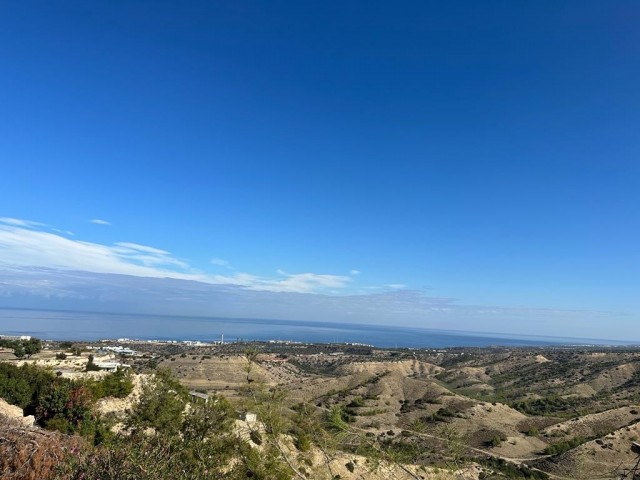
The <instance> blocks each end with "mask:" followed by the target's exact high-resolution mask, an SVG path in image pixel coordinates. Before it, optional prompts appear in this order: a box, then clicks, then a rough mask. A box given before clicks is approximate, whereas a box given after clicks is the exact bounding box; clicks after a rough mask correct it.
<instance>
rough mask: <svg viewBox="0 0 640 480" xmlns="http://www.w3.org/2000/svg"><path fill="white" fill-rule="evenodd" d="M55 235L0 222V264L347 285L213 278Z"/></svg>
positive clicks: (207, 277)
mask: <svg viewBox="0 0 640 480" xmlns="http://www.w3.org/2000/svg"><path fill="white" fill-rule="evenodd" d="M58 232H59V230H57V229H54V228H52V227H49V226H47V225H45V224H42V223H39V222H32V221H29V220H20V219H15V218H8V217H5V218H0V262H2V263H3V264H5V265H13V266H21V267H45V268H52V269H61V270H78V271H88V272H95V273H116V274H123V275H134V276H140V277H155V278H175V279H180V280H193V281H198V282H205V283H210V284H228V285H235V286H239V287H243V288H245V289H248V290H256V291H271V292H290V293H324V292H327V291H336V290H340V289H342V288H345V287H346V286H348V284H349V283H350V282H351V281H352V278H351V277H349V276H343V275H330V274H317V273H310V272H307V273H287V272H284V271H281V270H279V271H278V272H277V275H276V276H274V277H266V276H259V275H253V274H250V273H244V272H235V271H234V272H232V274H230V275H217V274H211V273H206V272H203V271H200V270H198V269H196V268H193V267H192V266H191V265H189V264H188V263H187V262H185V261H183V260H181V259H178V258H176V257H175V256H173V255H172V254H171V253H170V252H168V251H166V250H162V249H159V248H156V247H151V246H148V245H141V244H138V243H133V242H117V243H115V244H113V245H104V244H100V243H95V242H87V241H82V240H76V239H70V238H66V237H63V236H62V235H60V234H58ZM218 260H220V259H218ZM226 265H227V266H228V265H229V264H228V262H227V263H226Z"/></svg>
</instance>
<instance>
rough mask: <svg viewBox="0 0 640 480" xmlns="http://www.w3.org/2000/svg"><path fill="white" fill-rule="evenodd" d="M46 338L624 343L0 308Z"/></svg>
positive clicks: (4, 324) (5, 318)
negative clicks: (222, 338)
mask: <svg viewBox="0 0 640 480" xmlns="http://www.w3.org/2000/svg"><path fill="white" fill-rule="evenodd" d="M3 334H4V335H32V336H36V337H39V338H44V339H50V340H99V339H104V338H122V337H126V338H136V339H142V340H147V339H158V340H201V341H212V340H219V339H220V336H221V335H222V334H224V339H225V341H234V340H236V339H243V340H293V341H297V342H313V343H331V342H340V343H345V342H350V343H351V342H357V343H365V344H370V345H375V346H378V347H415V348H420V347H422V348H429V347H430V348H440V347H486V346H491V345H508V346H536V345H540V346H543V345H596V344H599V345H624V342H619V341H613V340H594V339H580V338H556V337H532V336H524V335H501V334H493V333H492V334H483V333H474V332H460V331H448V330H430V329H422V328H411V327H390V326H381V325H361V324H346V323H342V324H339V323H330V322H302V321H300V322H293V321H284V320H282V321H280V320H258V319H228V318H204V317H177V316H157V315H124V314H105V313H87V312H63V311H48V310H17V309H0V336H1V335H3Z"/></svg>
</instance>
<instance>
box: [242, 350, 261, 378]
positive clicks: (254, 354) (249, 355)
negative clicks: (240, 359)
mask: <svg viewBox="0 0 640 480" xmlns="http://www.w3.org/2000/svg"><path fill="white" fill-rule="evenodd" d="M244 356H245V358H246V359H247V365H246V366H245V367H244V369H245V371H246V372H247V383H251V382H252V381H253V380H252V379H251V378H250V375H251V371H252V370H253V365H254V364H255V362H256V359H257V358H258V349H256V347H253V346H251V347H247V348H245V350H244Z"/></svg>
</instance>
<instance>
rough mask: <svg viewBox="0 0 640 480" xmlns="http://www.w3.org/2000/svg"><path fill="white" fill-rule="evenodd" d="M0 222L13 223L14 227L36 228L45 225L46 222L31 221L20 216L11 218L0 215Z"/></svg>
mask: <svg viewBox="0 0 640 480" xmlns="http://www.w3.org/2000/svg"><path fill="white" fill-rule="evenodd" d="M0 223H4V224H5V225H14V226H16V227H23V228H38V227H45V226H46V224H44V223H40V222H33V221H31V220H24V219H21V218H11V217H0Z"/></svg>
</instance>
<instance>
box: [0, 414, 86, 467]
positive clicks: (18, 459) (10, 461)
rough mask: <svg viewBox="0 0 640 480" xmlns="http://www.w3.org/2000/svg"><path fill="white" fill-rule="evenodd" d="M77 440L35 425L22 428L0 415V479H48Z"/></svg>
mask: <svg viewBox="0 0 640 480" xmlns="http://www.w3.org/2000/svg"><path fill="white" fill-rule="evenodd" d="M80 442H81V440H80V439H79V438H72V437H69V436H66V435H62V434H60V433H57V432H50V431H48V430H43V429H40V428H37V427H34V428H31V427H25V426H23V425H21V424H19V423H18V422H15V421H13V420H11V419H9V418H7V417H4V416H2V415H0V478H2V479H5V480H48V479H52V478H54V476H55V474H56V468H57V467H58V466H59V465H60V464H61V462H62V461H63V460H64V459H65V458H66V457H67V456H68V455H73V454H74V453H75V452H77V451H78V450H79V447H80Z"/></svg>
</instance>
